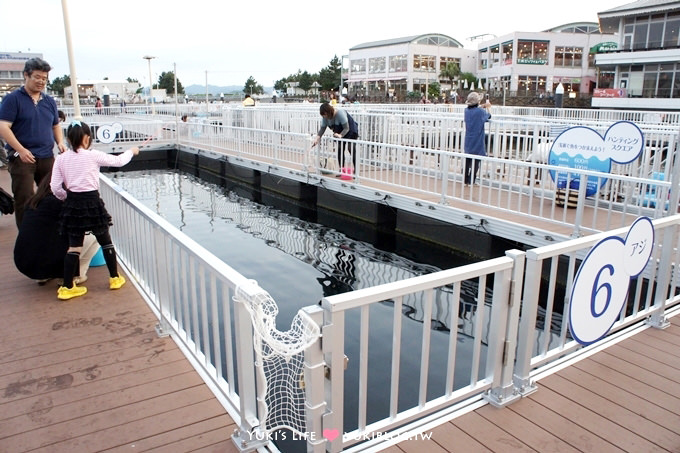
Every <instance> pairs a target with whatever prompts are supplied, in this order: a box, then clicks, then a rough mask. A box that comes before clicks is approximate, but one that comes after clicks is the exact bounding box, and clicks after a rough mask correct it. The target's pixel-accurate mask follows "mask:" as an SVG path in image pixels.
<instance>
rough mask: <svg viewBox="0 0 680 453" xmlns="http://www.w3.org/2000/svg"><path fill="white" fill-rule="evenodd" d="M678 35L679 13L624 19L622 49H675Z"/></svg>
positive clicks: (679, 29)
mask: <svg viewBox="0 0 680 453" xmlns="http://www.w3.org/2000/svg"><path fill="white" fill-rule="evenodd" d="M679 34H680V13H678V12H674V13H668V14H665V13H660V14H655V15H653V16H648V15H645V16H638V17H635V18H631V17H629V18H626V19H625V20H624V28H623V49H625V50H643V49H659V48H675V47H677V46H678V44H679V42H678V39H679V38H678V35H679Z"/></svg>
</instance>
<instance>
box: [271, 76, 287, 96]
mask: <svg viewBox="0 0 680 453" xmlns="http://www.w3.org/2000/svg"><path fill="white" fill-rule="evenodd" d="M286 83H288V80H286V79H280V80H277V81H276V82H274V89H275V90H277V91H283V92H284V93H285V92H286V89H287V88H288V85H286Z"/></svg>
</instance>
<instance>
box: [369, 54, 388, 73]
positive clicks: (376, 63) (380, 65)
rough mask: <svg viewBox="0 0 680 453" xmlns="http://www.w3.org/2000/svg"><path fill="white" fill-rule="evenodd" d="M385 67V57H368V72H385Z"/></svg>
mask: <svg viewBox="0 0 680 453" xmlns="http://www.w3.org/2000/svg"><path fill="white" fill-rule="evenodd" d="M385 69H386V58H385V57H373V58H369V59H368V72H369V73H372V74H374V73H376V72H378V73H380V72H385Z"/></svg>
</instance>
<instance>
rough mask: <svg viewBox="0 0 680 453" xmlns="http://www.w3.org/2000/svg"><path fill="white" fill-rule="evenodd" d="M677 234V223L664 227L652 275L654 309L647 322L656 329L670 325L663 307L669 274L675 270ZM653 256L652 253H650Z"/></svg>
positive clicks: (669, 279)
mask: <svg viewBox="0 0 680 453" xmlns="http://www.w3.org/2000/svg"><path fill="white" fill-rule="evenodd" d="M677 234H678V224H677V223H676V224H674V225H673V226H670V227H668V228H665V229H664V236H663V243H662V245H661V259H660V260H659V264H658V265H657V268H656V272H655V275H654V277H655V278H656V292H655V294H654V307H655V309H654V311H653V312H652V314H651V316H650V317H649V319H647V324H649V325H650V326H652V327H655V328H657V329H665V328H666V327H668V326H670V322H668V320H667V319H666V316H665V309H666V302H667V301H668V288H669V287H670V281H671V274H672V273H673V271H674V270H675V271H677V268H678V266H677V263H676V264H675V265H673V248H674V247H673V243H674V242H675V240H676V237H677ZM652 256H654V255H652Z"/></svg>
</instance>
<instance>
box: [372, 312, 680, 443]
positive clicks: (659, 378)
mask: <svg viewBox="0 0 680 453" xmlns="http://www.w3.org/2000/svg"><path fill="white" fill-rule="evenodd" d="M671 322H672V325H671V326H670V327H668V328H667V329H665V330H657V329H653V328H649V329H647V330H645V331H643V332H641V333H639V334H637V335H634V336H632V337H630V338H628V339H626V340H623V341H622V342H620V343H618V344H616V345H614V346H611V347H609V348H607V349H605V350H603V351H600V352H598V353H596V354H594V355H592V356H590V357H589V358H587V359H585V360H582V361H580V362H577V363H576V364H574V365H572V366H570V367H568V368H565V369H563V370H561V371H559V372H557V373H555V374H552V375H550V376H548V377H546V378H544V379H541V380H539V381H538V387H539V388H538V391H537V392H535V393H533V394H531V395H530V396H528V397H526V398H523V399H521V400H519V401H517V402H515V403H514V404H511V405H509V406H507V407H505V408H503V409H497V408H494V407H493V406H490V405H486V406H484V407H481V408H479V409H477V410H475V411H473V412H470V413H468V414H466V415H463V416H461V417H458V418H456V419H453V420H451V421H448V422H446V423H444V424H442V425H440V426H438V427H436V428H434V429H433V430H432V431H431V432H432V438H431V439H432V440H410V441H407V442H402V443H400V444H398V445H395V446H392V447H390V448H388V449H386V450H384V451H386V452H390V453H397V452H414V453H423V452H428V453H436V452H461V453H471V452H497V453H508V452H546V453H547V452H550V453H552V452H592V453H608V452H629V453H642V452H674V453H677V452H680V319H678V318H677V317H675V318H671Z"/></svg>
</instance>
